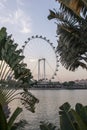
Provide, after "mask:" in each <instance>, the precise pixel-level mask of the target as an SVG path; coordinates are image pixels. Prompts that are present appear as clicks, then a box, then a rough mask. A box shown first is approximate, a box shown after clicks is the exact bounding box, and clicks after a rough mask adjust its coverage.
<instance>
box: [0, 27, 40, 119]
mask: <svg viewBox="0 0 87 130" xmlns="http://www.w3.org/2000/svg"><path fill="white" fill-rule="evenodd" d="M11 37H12V35H9V36H8V35H7V32H6V28H4V27H3V28H1V30H0V50H1V51H0V104H1V105H2V107H3V110H4V113H5V114H6V117H9V114H10V109H9V108H8V104H9V103H10V102H11V101H13V100H15V99H20V100H21V102H22V105H24V106H25V108H26V109H27V110H29V111H31V112H35V104H36V103H38V99H37V98H36V97H34V96H33V95H32V94H31V93H30V92H29V91H28V89H29V87H30V86H31V83H32V82H33V80H32V78H33V77H32V74H31V71H30V69H28V68H26V67H27V65H26V64H25V63H23V59H24V56H23V55H22V49H19V50H17V46H18V44H17V43H14V41H13V40H12V39H11ZM20 88H22V89H23V92H18V91H17V89H20ZM25 90H26V91H25Z"/></svg>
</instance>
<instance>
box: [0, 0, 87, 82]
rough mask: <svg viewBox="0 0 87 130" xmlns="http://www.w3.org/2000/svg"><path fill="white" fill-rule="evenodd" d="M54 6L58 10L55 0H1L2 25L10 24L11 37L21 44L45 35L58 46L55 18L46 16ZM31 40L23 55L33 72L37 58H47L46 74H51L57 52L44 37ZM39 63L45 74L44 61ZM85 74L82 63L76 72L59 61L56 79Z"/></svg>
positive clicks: (72, 78)
mask: <svg viewBox="0 0 87 130" xmlns="http://www.w3.org/2000/svg"><path fill="white" fill-rule="evenodd" d="M54 8H55V9H56V10H59V5H58V3H57V2H56V1H55V0H0V28H1V27H3V26H4V27H6V28H7V32H8V35H9V34H12V38H13V39H14V40H15V42H16V43H18V45H19V48H21V47H22V45H24V41H26V40H27V38H31V36H33V35H34V36H35V35H39V36H40V35H42V36H43V37H46V38H47V39H49V40H50V42H52V43H53V45H54V46H55V47H56V46H57V44H58V43H57V37H56V29H57V26H56V23H55V22H56V21H54V20H51V21H49V20H48V19H47V16H48V15H49V9H54ZM29 43H30V44H28V45H27V46H26V47H25V50H24V55H25V62H26V63H27V64H28V67H29V68H30V69H31V71H32V74H33V75H34V76H35V75H36V77H37V74H36V73H37V69H38V65H37V61H38V58H45V59H46V61H47V63H48V64H46V75H47V77H48V78H50V77H51V76H52V74H53V72H54V70H55V66H56V58H55V52H54V51H53V49H52V47H51V46H50V45H49V44H48V43H47V42H46V41H43V40H41V39H32V40H30V42H29ZM45 43H46V44H45ZM35 65H36V67H35ZM40 66H41V68H42V69H41V75H42V76H43V63H42V62H41V65H40ZM33 70H34V72H33ZM86 78H87V72H86V70H84V69H81V68H80V67H79V68H78V69H77V70H76V71H75V72H71V71H68V70H66V69H65V68H64V67H63V66H62V65H61V64H60V63H59V67H58V72H57V76H56V78H55V80H56V81H60V82H64V81H71V80H77V79H79V80H80V79H86Z"/></svg>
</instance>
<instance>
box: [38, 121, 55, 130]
mask: <svg viewBox="0 0 87 130" xmlns="http://www.w3.org/2000/svg"><path fill="white" fill-rule="evenodd" d="M40 129H41V130H55V129H56V126H54V125H53V124H52V123H49V122H45V121H41V122H40Z"/></svg>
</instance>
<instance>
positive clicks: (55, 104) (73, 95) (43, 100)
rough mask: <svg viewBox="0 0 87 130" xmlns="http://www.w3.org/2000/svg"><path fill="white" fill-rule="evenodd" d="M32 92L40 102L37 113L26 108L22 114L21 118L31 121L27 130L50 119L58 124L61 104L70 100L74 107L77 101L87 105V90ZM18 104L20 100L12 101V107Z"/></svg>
mask: <svg viewBox="0 0 87 130" xmlns="http://www.w3.org/2000/svg"><path fill="white" fill-rule="evenodd" d="M31 92H32V94H34V95H35V96H36V97H37V98H38V99H39V104H37V105H36V112H35V113H31V112H29V111H27V110H25V109H24V111H23V113H22V114H21V115H20V117H19V119H26V120H27V121H28V123H29V125H27V126H26V130H39V125H40V121H49V122H52V123H54V124H55V125H56V126H58V125H59V116H58V111H59V106H61V105H62V104H63V103H65V102H69V103H70V104H71V106H72V107H73V108H74V106H75V104H76V103H77V102H78V103H82V104H83V105H87V90H31ZM17 105H20V102H18V101H16V102H14V103H12V104H11V107H12V109H15V107H16V106H17Z"/></svg>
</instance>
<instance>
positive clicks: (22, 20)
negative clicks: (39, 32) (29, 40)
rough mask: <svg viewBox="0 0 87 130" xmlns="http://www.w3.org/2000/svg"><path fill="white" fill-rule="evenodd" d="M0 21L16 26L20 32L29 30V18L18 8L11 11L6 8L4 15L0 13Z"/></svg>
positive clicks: (28, 31)
mask: <svg viewBox="0 0 87 130" xmlns="http://www.w3.org/2000/svg"><path fill="white" fill-rule="evenodd" d="M0 22H1V23H2V24H10V25H12V26H14V27H16V28H17V29H18V31H19V32H21V33H30V32H31V19H30V17H29V16H27V15H26V14H25V13H24V11H23V10H22V9H20V8H18V9H17V10H14V11H13V12H12V11H9V10H8V11H7V13H6V14H5V15H4V16H3V15H0Z"/></svg>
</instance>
